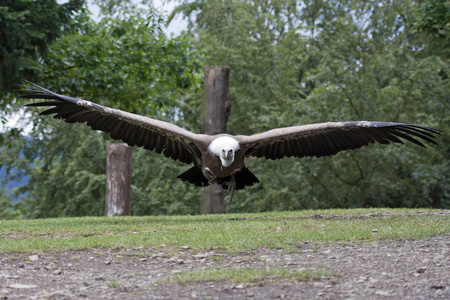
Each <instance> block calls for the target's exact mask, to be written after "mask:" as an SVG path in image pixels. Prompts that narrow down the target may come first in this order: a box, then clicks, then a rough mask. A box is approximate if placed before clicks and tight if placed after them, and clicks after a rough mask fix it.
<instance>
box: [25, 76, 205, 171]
mask: <svg viewBox="0 0 450 300" xmlns="http://www.w3.org/2000/svg"><path fill="white" fill-rule="evenodd" d="M33 85H34V86H35V88H33V89H30V90H23V91H19V92H21V93H22V94H21V96H20V98H34V99H49V100H53V101H45V102H39V103H31V104H28V105H27V106H35V107H41V106H42V107H51V108H49V109H47V110H45V111H43V112H41V113H40V114H41V115H50V114H55V115H54V116H53V118H55V119H64V120H65V122H67V123H85V122H86V124H87V125H88V126H89V127H91V128H92V129H93V130H101V131H103V132H106V133H109V135H110V136H111V138H113V139H115V140H122V141H124V142H125V143H127V144H128V145H129V146H139V147H143V148H144V149H147V150H155V151H156V152H157V153H161V152H162V153H163V154H164V155H165V156H166V157H170V158H172V159H173V160H177V161H179V162H182V163H185V164H191V163H193V162H194V161H196V162H198V161H201V153H200V150H199V149H198V148H197V146H196V145H195V143H196V142H198V141H199V140H200V139H201V136H202V135H199V134H195V133H192V132H190V131H187V130H185V129H182V128H180V127H178V126H176V125H174V124H171V123H167V122H163V121H159V120H155V119H151V118H147V117H144V116H140V115H136V114H132V113H128V112H125V111H121V110H118V109H112V108H109V107H106V106H103V105H99V104H96V103H93V102H90V101H86V100H82V99H77V98H72V97H68V96H63V95H59V94H57V93H54V92H52V91H49V90H47V89H45V88H43V87H40V86H38V85H36V84H33Z"/></svg>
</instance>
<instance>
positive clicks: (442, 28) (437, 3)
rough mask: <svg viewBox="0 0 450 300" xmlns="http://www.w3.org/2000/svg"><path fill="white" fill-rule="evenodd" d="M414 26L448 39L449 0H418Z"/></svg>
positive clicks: (449, 26)
mask: <svg viewBox="0 0 450 300" xmlns="http://www.w3.org/2000/svg"><path fill="white" fill-rule="evenodd" d="M415 26H416V28H417V29H419V30H424V31H428V32H430V33H432V34H435V35H438V36H439V37H442V38H447V39H448V38H449V33H450V2H448V1H447V0H425V1H420V2H419V9H418V20H417V22H416V24H415Z"/></svg>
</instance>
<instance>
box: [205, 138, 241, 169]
mask: <svg viewBox="0 0 450 300" xmlns="http://www.w3.org/2000/svg"><path fill="white" fill-rule="evenodd" d="M208 150H209V152H211V153H212V154H215V155H217V156H219V158H220V161H221V162H222V166H224V167H229V166H230V165H231V164H232V163H233V161H234V155H235V154H236V151H238V150H239V142H238V141H236V140H235V139H233V138H231V137H229V136H222V137H218V138H217V139H215V140H214V141H212V142H211V144H209V147H208Z"/></svg>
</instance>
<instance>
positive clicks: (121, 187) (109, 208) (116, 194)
mask: <svg viewBox="0 0 450 300" xmlns="http://www.w3.org/2000/svg"><path fill="white" fill-rule="evenodd" d="M132 154H133V148H131V147H129V146H128V145H127V144H109V145H107V146H106V200H105V201H106V203H105V215H106V216H108V217H113V216H129V215H131V170H132Z"/></svg>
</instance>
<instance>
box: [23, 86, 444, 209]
mask: <svg viewBox="0 0 450 300" xmlns="http://www.w3.org/2000/svg"><path fill="white" fill-rule="evenodd" d="M34 86H35V88H34V89H30V90H23V91H20V92H21V93H22V95H21V96H20V97H21V98H34V99H49V100H52V101H45V102H39V103H31V104H28V105H27V106H34V107H51V108H49V109H47V110H45V111H43V112H41V115H49V114H54V116H53V118H55V119H64V120H65V121H66V122H68V123H86V124H87V125H88V126H90V127H91V128H92V129H94V130H101V131H104V132H107V133H109V134H110V136H111V138H113V139H115V140H122V141H124V142H125V143H127V144H128V145H130V146H138V147H143V148H144V149H147V150H150V151H156V152H157V153H163V154H164V156H166V157H170V158H171V159H173V160H175V161H179V162H181V163H184V164H192V165H193V167H192V168H191V169H189V170H187V171H186V172H184V173H183V174H181V175H179V176H178V178H180V179H181V180H183V181H186V182H189V183H191V184H194V185H196V186H207V185H209V184H210V183H219V184H222V186H223V188H224V189H227V188H228V191H229V192H231V196H230V201H231V198H232V196H233V192H234V190H235V189H243V188H244V187H245V186H251V185H253V184H254V183H257V182H259V180H258V178H256V176H255V175H253V173H251V172H250V170H248V169H247V168H246V167H245V164H244V159H245V157H258V158H266V159H272V160H273V159H282V158H284V157H297V158H302V157H306V156H315V157H322V156H330V155H334V154H336V153H338V152H340V151H343V150H353V149H358V148H361V147H363V146H367V145H369V144H371V143H376V142H378V143H381V144H389V143H391V142H393V143H400V144H402V143H403V141H402V140H401V139H405V140H408V141H410V142H412V143H414V144H416V145H418V146H421V147H425V146H424V144H423V143H422V142H421V141H420V139H421V140H424V141H427V142H430V143H432V144H436V142H435V141H434V139H435V138H436V135H438V134H442V132H441V131H440V130H437V129H433V128H430V127H425V126H420V125H412V124H403V123H392V122H378V121H371V122H368V121H356V122H328V123H319V124H310V125H301V126H293V127H285V128H276V129H272V130H269V131H266V132H263V133H259V134H254V135H251V136H244V135H238V136H231V135H228V134H219V135H205V134H195V133H192V132H190V131H188V130H185V129H183V128H180V127H178V126H176V125H174V124H171V123H167V122H163V121H159V120H155V119H152V118H148V117H144V116H140V115H136V114H131V113H128V112H125V111H121V110H117V109H112V108H109V107H106V106H103V105H99V104H96V103H93V102H90V101H86V100H82V99H77V98H72V97H68V96H63V95H59V94H57V93H54V92H52V91H49V90H47V89H45V88H42V87H40V86H38V85H35V84H34Z"/></svg>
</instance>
